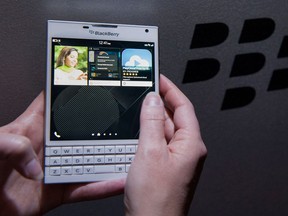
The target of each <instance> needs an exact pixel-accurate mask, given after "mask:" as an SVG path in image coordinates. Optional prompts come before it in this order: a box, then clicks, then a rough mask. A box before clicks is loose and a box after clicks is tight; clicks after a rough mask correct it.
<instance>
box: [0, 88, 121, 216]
mask: <svg viewBox="0 0 288 216" xmlns="http://www.w3.org/2000/svg"><path fill="white" fill-rule="evenodd" d="M43 116H44V93H43V92H42V93H41V94H40V95H39V96H38V97H37V98H36V99H35V100H34V101H33V103H32V104H31V105H30V106H29V107H28V109H27V110H26V111H25V112H24V113H23V114H22V115H21V116H19V117H18V118H17V119H16V120H15V121H14V122H12V123H10V124H8V125H6V126H3V127H1V128H0V173H1V174H0V215H41V214H43V213H44V212H47V211H49V210H51V209H52V208H55V207H57V206H59V205H60V204H63V203H69V202H76V201H83V200H92V199H97V198H104V197H108V196H112V195H116V194H120V193H122V192H123V188H124V185H125V180H124V179H120V180H115V181H107V182H96V183H90V184H58V185H57V184H55V185H44V184H43V183H42V181H40V179H41V178H42V177H43V173H42V169H41V167H42V165H40V164H41V162H42V160H43V145H44V144H43V139H44V137H43V131H44V128H43V127H44V125H43V122H44V119H43ZM31 179H33V180H31Z"/></svg>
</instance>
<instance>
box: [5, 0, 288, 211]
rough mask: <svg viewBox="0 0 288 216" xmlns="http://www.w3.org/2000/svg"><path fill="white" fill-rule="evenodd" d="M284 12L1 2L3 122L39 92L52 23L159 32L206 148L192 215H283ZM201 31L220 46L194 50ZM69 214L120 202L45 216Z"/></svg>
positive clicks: (111, 2) (234, 6) (285, 7)
mask: <svg viewBox="0 0 288 216" xmlns="http://www.w3.org/2000/svg"><path fill="white" fill-rule="evenodd" d="M287 11H288V2H287V1H286V0H278V1H275V0H254V1H248V0H239V1H229V0H222V1H220V0H201V1H196V0H192V1H188V0H186V1H184V0H178V1H167V0H145V1H138V2H137V1H132V0H126V1H117V0H105V1H100V0H99V1H92V0H82V1H74V0H70V1H68V0H62V1H59V0H49V1H44V0H34V1H32V0H30V1H18V0H9V1H8V0H2V1H1V2H0V16H1V19H0V28H1V31H0V48H1V49H0V65H1V72H0V92H1V94H0V101H1V103H0V113H1V115H0V124H1V125H3V124H5V123H8V122H10V121H11V120H13V119H14V118H15V117H16V116H18V115H19V114H20V113H21V112H22V111H23V110H24V109H25V108H26V107H27V105H28V104H29V103H30V102H31V101H32V99H33V98H34V97H35V96H36V95H37V94H38V93H39V92H40V91H41V90H42V89H44V87H45V66H46V65H45V64H46V59H45V57H46V21H47V20H48V19H63V20H76V21H94V22H112V23H128V24H147V25H149V24H150V25H158V26H159V30H160V52H161V53H160V55H161V57H160V66H161V72H162V73H163V74H165V75H166V76H168V77H169V78H170V79H172V80H173V81H174V82H175V83H176V84H177V85H178V86H179V88H181V89H182V91H183V92H184V93H185V94H186V95H187V96H188V97H189V98H190V99H191V101H192V102H193V103H194V105H195V108H196V111H197V114H198V117H199V120H200V124H201V128H202V134H203V138H204V140H205V143H206V145H207V147H208V150H209V155H208V158H207V161H206V164H205V169H204V171H203V175H202V177H201V180H200V183H199V187H198V188H197V191H196V194H195V199H194V201H193V204H192V206H191V211H190V215H201V216H210V215H219V216H226V215H227V216H231V215H235V216H238V215H239V216H240V215H245V216H254V215H262V216H271V215H288V207H287V201H288V198H287V194H288V184H287V182H288V172H287V164H288V143H287V140H288V133H287V130H288V112H287V107H288V100H287V95H288V88H287V87H288V78H287V73H288V72H287V70H282V69H285V68H288V54H287V50H288V41H287V37H288V25H287V20H288V13H287ZM264 18H265V19H264ZM245 21H246V22H245ZM212 23H218V24H219V23H220V24H219V25H215V26H214V25H211V24H212ZM251 23H252V25H253V26H252V27H251V28H250V27H249V25H251ZM204 24H206V25H204ZM201 27H202V29H203V27H207V29H208V30H207V29H206V31H204V33H203V34H204V35H202V37H201V38H202V39H205V38H206V39H205V40H204V42H206V43H207V42H211V43H212V42H213V39H215V38H217V37H218V36H219V41H218V43H217V45H216V44H214V45H215V46H210V47H203V45H202V46H201V43H200V42H199V41H198V42H195V41H194V42H193V44H194V45H195V44H196V45H198V47H199V46H200V48H193V46H192V47H190V46H191V42H192V37H193V35H194V38H197V35H198V36H199V34H200V30H199V29H201ZM214 27H215V29H213V32H212V33H209V30H211V29H212V28H214ZM254 31H255V32H254ZM205 32H206V33H207V32H208V33H207V34H208V37H204V36H205ZM240 35H242V36H245V38H246V39H247V41H248V42H247V41H246V42H245V43H239V38H240ZM254 36H255V37H254ZM196 45H195V46H196ZM212 45H213V44H212ZM281 47H282V51H281V52H280V56H279V55H278V54H279V50H281ZM251 53H254V55H252V57H251V56H250V55H249V56H248V55H247V54H251ZM255 53H256V57H255ZM243 54H246V55H243ZM236 55H238V57H237V58H236V61H234V60H235V56H236ZM245 56H246V57H247V56H248V60H247V59H246V61H245ZM207 58H210V59H212V61H207ZM197 59H206V60H205V61H204V65H205V66H206V68H205V70H203V71H202V69H203V65H199V64H196V63H197V62H198V63H199V61H198V60H197ZM213 59H214V60H213ZM189 60H191V61H189ZM188 61H189V64H187V62H188ZM247 61H248V62H247ZM187 65H188V66H189V67H188V68H187V67H186V66H187ZM233 65H234V66H233ZM257 67H258V68H257ZM232 68H234V70H233V74H234V76H231V71H232ZM186 69H187V70H186ZM250 69H251V70H252V71H250V74H248V75H245V73H247V72H249V70H250ZM279 69H281V71H278V70H279ZM233 74H232V75H233ZM184 75H186V76H184ZM212 75H213V76H212ZM184 77H185V78H184ZM197 79H198V81H197ZM199 79H200V80H202V81H199ZM271 79H272V84H273V85H271V86H272V87H271V86H270V90H269V89H268V87H269V85H270V84H269V83H270V81H271ZM193 80H194V81H193ZM183 81H184V82H183ZM192 81H193V82H192ZM243 88H244V89H243ZM227 90H228V91H227ZM224 98H225V100H224ZM223 101H224V102H225V103H224V105H223ZM222 105H223V106H222ZM232 107H234V108H233V109H232ZM68 212H69V215H121V214H122V213H123V206H122V196H118V197H114V198H108V199H105V200H99V201H92V202H85V203H78V204H72V205H67V206H63V207H60V208H58V209H56V210H54V211H52V212H51V213H49V214H47V215H49V216H50V215H51V216H52V215H68Z"/></svg>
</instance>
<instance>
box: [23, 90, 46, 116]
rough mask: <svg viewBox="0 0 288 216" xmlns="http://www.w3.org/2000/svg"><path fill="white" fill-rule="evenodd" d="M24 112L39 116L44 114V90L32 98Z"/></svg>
mask: <svg viewBox="0 0 288 216" xmlns="http://www.w3.org/2000/svg"><path fill="white" fill-rule="evenodd" d="M25 113H29V114H32V115H40V116H43V115H44V91H42V92H40V94H39V95H38V96H37V97H36V98H35V99H34V100H33V102H32V103H31V104H30V105H29V107H28V108H27V109H26V111H25V112H24V113H23V114H25Z"/></svg>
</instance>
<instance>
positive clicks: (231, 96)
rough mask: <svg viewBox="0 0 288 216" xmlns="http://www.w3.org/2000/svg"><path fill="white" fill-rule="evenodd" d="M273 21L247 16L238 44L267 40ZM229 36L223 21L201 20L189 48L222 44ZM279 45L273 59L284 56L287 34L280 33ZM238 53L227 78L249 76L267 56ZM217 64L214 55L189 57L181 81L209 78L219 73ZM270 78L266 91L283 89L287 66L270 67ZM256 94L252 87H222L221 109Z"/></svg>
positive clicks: (286, 83) (247, 101)
mask: <svg viewBox="0 0 288 216" xmlns="http://www.w3.org/2000/svg"><path fill="white" fill-rule="evenodd" d="M276 28H277V26H276V23H275V21H274V20H273V19H271V18H257V19H247V20H245V21H244V24H243V27H242V30H241V32H240V34H239V40H238V43H237V44H235V46H238V47H239V48H240V49H241V47H243V49H241V50H245V44H248V43H258V44H259V45H260V46H261V42H263V41H266V40H269V38H271V36H272V35H273V34H274V33H275V29H276ZM228 37H229V26H228V25H226V24H225V23H203V24H197V25H196V26H195V30H194V34H193V37H192V42H191V45H190V49H191V51H193V50H196V49H205V48H211V47H213V48H215V49H217V47H218V46H219V45H225V41H226V40H227V38H228ZM276 46H278V47H279V51H278V53H276V54H275V57H276V58H277V59H282V58H288V35H283V38H282V41H281V40H280V41H279V44H276ZM249 51H250V52H247V53H245V51H244V53H238V54H236V55H235V56H234V62H233V64H232V67H231V70H230V76H229V78H233V77H243V76H248V75H252V74H255V73H258V72H261V70H262V69H263V68H264V66H265V64H266V62H267V61H269V59H267V57H266V56H265V55H264V54H263V53H260V52H251V50H249ZM222 64H223V63H221V62H220V61H219V60H218V59H216V58H210V57H207V56H205V57H203V58H201V59H192V60H189V61H188V62H187V65H186V70H185V74H184V78H183V83H184V84H185V83H195V82H201V81H207V80H210V79H213V78H214V77H215V76H216V75H217V74H219V72H220V69H221V65H222ZM271 74H272V75H271V79H270V81H269V82H268V83H267V91H268V92H272V91H276V90H284V89H287V88H288V68H274V71H271ZM255 97H256V90H255V88H254V87H253V86H248V85H247V86H242V87H236V88H230V89H226V92H225V96H224V99H223V102H222V106H221V110H229V109H234V108H240V107H244V106H247V105H249V104H250V103H252V102H253V100H254V99H255Z"/></svg>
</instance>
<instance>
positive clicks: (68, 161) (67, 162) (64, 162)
mask: <svg viewBox="0 0 288 216" xmlns="http://www.w3.org/2000/svg"><path fill="white" fill-rule="evenodd" d="M61 160H62V161H61V164H62V165H72V157H62V158H61Z"/></svg>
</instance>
